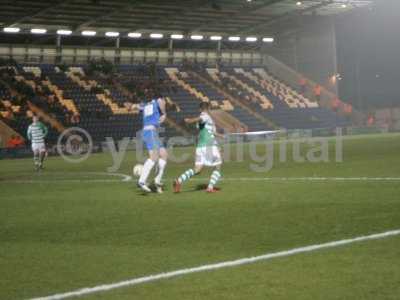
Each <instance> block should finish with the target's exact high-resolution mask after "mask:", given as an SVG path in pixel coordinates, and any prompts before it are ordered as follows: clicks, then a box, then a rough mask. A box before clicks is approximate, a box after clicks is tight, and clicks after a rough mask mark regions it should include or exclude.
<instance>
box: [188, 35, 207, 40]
mask: <svg viewBox="0 0 400 300" xmlns="http://www.w3.org/2000/svg"><path fill="white" fill-rule="evenodd" d="M190 38H191V39H192V40H196V41H199V40H202V39H203V38H204V37H203V36H202V35H192V36H190Z"/></svg>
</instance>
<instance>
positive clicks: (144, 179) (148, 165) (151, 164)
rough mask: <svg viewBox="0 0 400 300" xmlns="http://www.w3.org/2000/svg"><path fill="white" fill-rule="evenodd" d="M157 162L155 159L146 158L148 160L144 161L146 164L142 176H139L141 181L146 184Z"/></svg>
mask: <svg viewBox="0 0 400 300" xmlns="http://www.w3.org/2000/svg"><path fill="white" fill-rule="evenodd" d="M155 164H156V163H155V162H154V161H153V160H151V159H150V158H148V159H147V160H146V162H145V163H144V166H143V171H142V174H141V175H140V178H139V183H142V184H146V182H147V177H149V175H150V172H151V169H153V167H154V165H155Z"/></svg>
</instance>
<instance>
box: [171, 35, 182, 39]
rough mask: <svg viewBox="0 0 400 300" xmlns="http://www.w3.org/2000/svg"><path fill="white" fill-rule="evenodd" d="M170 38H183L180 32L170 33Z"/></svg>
mask: <svg viewBox="0 0 400 300" xmlns="http://www.w3.org/2000/svg"><path fill="white" fill-rule="evenodd" d="M171 39H173V40H181V39H183V35H182V34H171Z"/></svg>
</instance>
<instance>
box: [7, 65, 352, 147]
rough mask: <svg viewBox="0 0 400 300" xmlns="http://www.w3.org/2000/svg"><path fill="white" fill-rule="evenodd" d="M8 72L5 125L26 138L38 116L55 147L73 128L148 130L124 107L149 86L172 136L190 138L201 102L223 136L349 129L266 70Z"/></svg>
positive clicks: (40, 68)
mask: <svg viewBox="0 0 400 300" xmlns="http://www.w3.org/2000/svg"><path fill="white" fill-rule="evenodd" d="M4 70H6V71H4ZM3 73H4V74H3V76H2V80H1V81H0V84H1V85H0V97H1V100H2V101H1V106H0V112H1V117H2V119H5V120H6V122H7V124H8V125H9V126H11V127H12V128H14V129H15V130H16V131H18V132H19V133H21V134H22V135H23V136H25V134H24V131H25V129H26V127H27V125H28V123H29V119H30V116H31V115H32V114H33V112H35V113H38V114H39V115H42V116H44V119H45V120H47V122H48V124H49V125H50V127H51V128H52V130H51V135H50V141H51V142H54V141H55V140H56V138H57V136H58V132H59V131H60V130H61V128H64V127H71V126H79V127H82V128H84V129H86V130H87V131H88V132H89V133H90V135H91V136H92V138H93V140H94V141H103V140H104V138H105V137H108V136H110V137H113V138H114V139H116V140H118V139H122V138H123V137H134V136H135V135H136V132H137V131H138V130H140V127H141V120H140V117H139V113H138V109H137V106H134V109H132V110H128V109H127V108H126V106H125V105H124V104H125V103H126V102H133V103H136V104H137V103H139V102H140V101H141V100H142V99H143V90H144V89H145V88H146V87H152V88H157V90H158V92H159V93H160V94H162V95H163V96H164V97H165V99H166V101H167V108H168V121H167V126H166V135H167V136H176V135H182V134H186V133H188V130H187V128H185V127H184V125H183V119H184V118H185V117H192V116H195V115H196V114H198V105H199V103H200V102H201V101H207V102H210V103H211V106H212V108H213V110H215V114H214V115H215V118H216V119H217V122H216V123H217V127H218V129H219V130H221V131H222V130H226V131H228V132H244V131H263V130H269V129H273V128H288V129H309V128H333V127H336V126H343V125H345V124H346V120H344V118H343V117H341V116H339V115H338V114H336V113H335V112H333V111H330V110H328V109H327V108H323V107H319V105H318V103H317V102H316V101H313V100H311V99H308V98H307V97H305V96H304V95H302V94H301V92H300V91H298V90H296V89H295V88H292V87H290V86H289V85H288V84H286V83H285V82H283V81H281V80H279V78H277V77H275V76H273V75H272V74H270V73H269V72H268V71H267V70H266V69H264V68H262V67H260V68H256V67H255V68H250V67H222V68H220V69H216V68H203V67H201V68H200V67H198V66H196V68H188V67H187V66H176V65H172V66H158V65H155V64H153V63H150V64H137V65H116V66H113V70H112V71H110V72H105V71H103V70H100V71H99V70H97V69H96V70H95V71H93V69H91V68H90V65H71V66H57V65H51V64H36V65H28V64H23V65H18V64H17V65H15V66H9V68H7V69H3ZM57 131H58V132H57Z"/></svg>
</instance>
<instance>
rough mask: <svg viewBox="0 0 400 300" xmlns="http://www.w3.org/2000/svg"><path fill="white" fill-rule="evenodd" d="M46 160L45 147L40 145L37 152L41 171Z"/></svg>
mask: <svg viewBox="0 0 400 300" xmlns="http://www.w3.org/2000/svg"><path fill="white" fill-rule="evenodd" d="M45 158H46V146H45V145H42V146H41V147H40V150H39V168H40V169H43V162H44V159H45Z"/></svg>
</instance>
